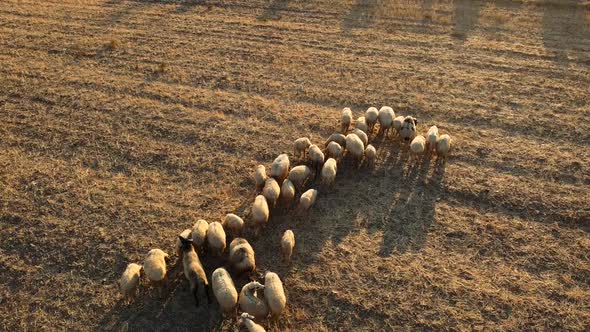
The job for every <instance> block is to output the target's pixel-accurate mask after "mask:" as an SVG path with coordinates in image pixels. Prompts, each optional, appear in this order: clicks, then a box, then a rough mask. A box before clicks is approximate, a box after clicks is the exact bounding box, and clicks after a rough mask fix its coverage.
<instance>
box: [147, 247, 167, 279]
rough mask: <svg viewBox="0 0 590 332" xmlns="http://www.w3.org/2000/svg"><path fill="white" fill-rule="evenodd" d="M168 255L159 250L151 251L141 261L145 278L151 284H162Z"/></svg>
mask: <svg viewBox="0 0 590 332" xmlns="http://www.w3.org/2000/svg"><path fill="white" fill-rule="evenodd" d="M167 259H168V254H167V253H165V252H163V251H162V250H160V249H152V250H150V251H149V252H148V254H147V256H146V257H145V260H144V261H143V271H144V272H145V276H146V277H147V278H148V279H149V280H150V281H152V282H162V281H164V280H165V279H166V260H167Z"/></svg>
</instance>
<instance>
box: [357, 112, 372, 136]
mask: <svg viewBox="0 0 590 332" xmlns="http://www.w3.org/2000/svg"><path fill="white" fill-rule="evenodd" d="M354 127H355V128H357V129H359V130H362V131H364V132H365V134H366V133H368V132H369V126H368V125H367V121H366V120H365V117H364V116H361V117H359V118H358V119H356V122H355V124H354Z"/></svg>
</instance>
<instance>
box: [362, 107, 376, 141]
mask: <svg viewBox="0 0 590 332" xmlns="http://www.w3.org/2000/svg"><path fill="white" fill-rule="evenodd" d="M378 117H379V111H377V108H375V107H369V108H368V109H367V112H365V119H366V120H365V121H366V122H367V127H368V129H369V131H368V132H367V134H368V135H369V136H370V135H371V133H373V128H374V127H375V123H377V118H378Z"/></svg>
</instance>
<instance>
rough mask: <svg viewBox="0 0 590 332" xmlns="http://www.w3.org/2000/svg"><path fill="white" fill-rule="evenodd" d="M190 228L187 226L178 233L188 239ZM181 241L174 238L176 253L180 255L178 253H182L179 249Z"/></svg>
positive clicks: (190, 236)
mask: <svg viewBox="0 0 590 332" xmlns="http://www.w3.org/2000/svg"><path fill="white" fill-rule="evenodd" d="M191 234H192V229H190V228H187V229H185V230H184V231H182V232H181V233H180V234H179V235H180V236H182V237H183V238H185V239H190V238H192V235H191ZM181 246H182V243H181V242H180V239H177V240H176V254H177V255H178V256H179V257H180V255H182V251H181V248H180V247H181Z"/></svg>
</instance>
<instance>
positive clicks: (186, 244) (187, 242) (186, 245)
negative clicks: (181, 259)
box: [178, 235, 193, 252]
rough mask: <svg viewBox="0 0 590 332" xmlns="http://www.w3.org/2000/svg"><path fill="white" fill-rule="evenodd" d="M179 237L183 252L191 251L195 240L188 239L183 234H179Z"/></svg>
mask: <svg viewBox="0 0 590 332" xmlns="http://www.w3.org/2000/svg"><path fill="white" fill-rule="evenodd" d="M178 238H179V239H180V250H181V251H183V252H185V251H190V249H191V248H192V247H193V240H192V239H186V238H184V237H183V236H182V235H178Z"/></svg>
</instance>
